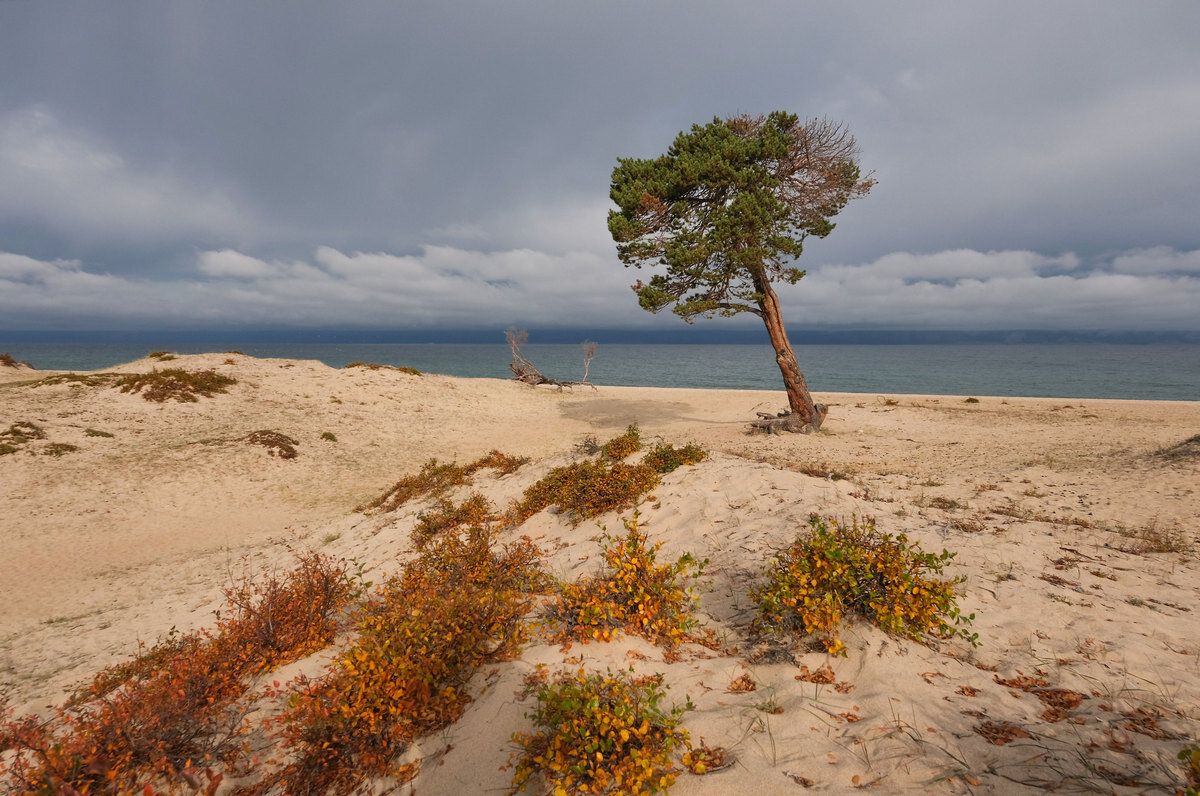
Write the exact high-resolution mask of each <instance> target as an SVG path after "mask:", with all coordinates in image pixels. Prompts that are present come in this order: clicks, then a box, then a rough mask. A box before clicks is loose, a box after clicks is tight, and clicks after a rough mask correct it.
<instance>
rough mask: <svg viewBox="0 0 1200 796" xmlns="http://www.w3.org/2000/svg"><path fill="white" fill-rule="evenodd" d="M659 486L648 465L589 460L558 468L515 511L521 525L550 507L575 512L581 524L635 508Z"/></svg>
mask: <svg viewBox="0 0 1200 796" xmlns="http://www.w3.org/2000/svg"><path fill="white" fill-rule="evenodd" d="M657 485H658V474H657V473H656V472H654V471H653V470H651V469H650V468H649V467H647V466H645V465H644V464H625V463H624V462H611V463H605V462H604V461H603V460H600V459H588V460H584V461H581V462H575V463H574V464H568V465H566V466H563V467H555V468H554V469H553V470H551V471H550V472H549V473H547V474H546V476H545V477H544V478H542V479H541V480H540V481H538V482H537V483H535V484H533V486H531V487H529V489H527V490H525V495H524V496H523V497H522V499H521V500H520V501H519V502H518V503H517V504H516V505H515V506H514V507H513V509H512V512H511V514H512V520H513V524H517V525H519V524H520V523H522V522H524V521H525V520H526V519H528V518H529V517H532V516H533V515H534V514H537V513H538V512H539V511H541V510H542V509H544V508H546V507H547V506H553V505H557V506H560V507H562V508H563V509H564V510H565V511H569V512H571V514H573V515H574V517H575V520H576V521H577V522H579V521H582V520H585V519H587V518H589V517H595V516H596V515H598V514H603V513H604V512H606V511H612V510H613V509H619V508H623V507H626V506H631V505H633V504H634V503H636V502H637V500H638V498H640V497H641V496H642V495H644V494H645V493H647V492H649V491H650V490H651V489H653V488H654V487H655V486H657Z"/></svg>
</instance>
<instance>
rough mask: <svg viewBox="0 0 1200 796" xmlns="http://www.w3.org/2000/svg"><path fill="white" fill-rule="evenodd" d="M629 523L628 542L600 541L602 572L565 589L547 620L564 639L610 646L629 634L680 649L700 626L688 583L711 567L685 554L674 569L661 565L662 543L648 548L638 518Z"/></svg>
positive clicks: (617, 539) (623, 539) (619, 539)
mask: <svg viewBox="0 0 1200 796" xmlns="http://www.w3.org/2000/svg"><path fill="white" fill-rule="evenodd" d="M624 523H625V530H626V533H625V535H624V536H623V537H613V536H609V535H608V534H604V535H603V536H602V537H601V540H600V544H601V547H602V548H603V550H604V568H603V569H602V571H601V572H600V573H599V574H597V575H596V576H594V577H582V578H580V579H578V580H576V581H575V582H573V583H562V584H560V586H559V594H558V597H557V599H556V600H555V601H553V602H552V603H551V604H550V605H549V606H548V608H547V615H548V618H549V619H550V620H551V621H552V622H553V623H555V624H558V625H559V626H561V628H562V634H563V635H564V636H565V637H567V638H573V639H577V640H580V641H590V640H592V639H595V640H598V641H610V640H611V639H612V638H613V636H614V634H616V633H618V632H621V631H624V632H626V633H629V634H632V635H637V636H642V637H644V638H646V639H649V640H650V641H653V642H654V643H656V644H664V645H666V646H671V647H673V646H676V645H677V644H679V642H680V641H681V640H683V639H685V638H686V637H687V634H688V631H690V630H691V629H693V628H694V627H696V625H697V622H696V620H695V619H693V618H692V609H693V608H694V606H695V603H696V598H695V596H694V595H693V593H692V590H691V588H690V587H688V586H687V585H685V582H684V579H686V578H693V579H694V578H698V577H700V574H701V573H702V572H703V571H704V566H705V564H706V563H707V561H697V560H696V559H695V558H694V557H693V556H692V554H691V553H684V554H683V555H681V556H680V557H679V558H678V559H676V560H675V561H674V562H673V563H670V564H659V563H657V556H658V551H659V549H660V548H661V547H662V542H655V543H654V544H649V543H648V539H647V536H646V534H645V533H643V532H642V531H641V530H640V529H639V528H638V519H637V514H636V513H635V514H634V516H633V518H632V519H630V520H625V521H624Z"/></svg>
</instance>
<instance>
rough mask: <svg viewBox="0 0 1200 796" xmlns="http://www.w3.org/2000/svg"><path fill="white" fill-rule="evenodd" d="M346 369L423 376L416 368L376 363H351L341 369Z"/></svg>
mask: <svg viewBox="0 0 1200 796" xmlns="http://www.w3.org/2000/svg"><path fill="white" fill-rule="evenodd" d="M348 368H366V369H367V370H394V371H397V372H399V373H407V374H408V375H409V376H424V375H425V374H424V373H422V372H421V371H419V370H417V369H416V368H410V367H407V366H401V367H397V366H395V365H380V364H378V363H376V362H351V363H350V364H349V365H346V366H345V367H343V368H342V369H343V370H346V369H348Z"/></svg>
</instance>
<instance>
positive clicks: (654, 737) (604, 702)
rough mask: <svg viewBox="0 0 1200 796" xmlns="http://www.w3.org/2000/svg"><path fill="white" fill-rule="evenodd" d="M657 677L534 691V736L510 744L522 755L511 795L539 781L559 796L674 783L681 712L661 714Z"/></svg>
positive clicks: (583, 681) (567, 677)
mask: <svg viewBox="0 0 1200 796" xmlns="http://www.w3.org/2000/svg"><path fill="white" fill-rule="evenodd" d="M664 696H665V690H664V688H663V685H662V677H661V675H655V676H653V677H640V678H633V677H630V676H628V675H626V674H623V673H617V674H613V673H612V672H609V673H607V674H598V673H597V674H587V673H585V672H584V671H583V670H582V669H580V670H579V672H577V673H576V674H564V675H562V676H560V677H558V678H557V679H555V680H553V681H551V682H546V683H543V684H541V685H540V686H539V687H538V689H537V703H538V704H537V709H536V711H535V712H534V713H533V714H532V716H531V718H532V719H533V722H534V726H535V727H536V729H537V731H536V732H535V733H533V734H528V733H518V734H517V735H515V736H514V737H513V740H514V741H515V742H516V743H518V744H520V746H521V750H522V752H521V754H520V757H519V759H518V760H517V762H516V766H515V770H516V773H515V775H514V776H513V792H514V793H515V792H516V791H518V790H521V789H523V788H524V787H525V786H526V785H527V784H529V782H530V780H531V779H532V778H533V777H534V776H535V775H536V774H539V773H540V774H542V775H543V776H544V777H545V778H546V780H547V781H548V783H549V784H550V785H551V786H552V787H553V789H554V793H556V794H559V793H561V794H575V793H621V794H641V793H653V792H655V791H659V790H666V789H667V788H668V787H670V786H671V785H672V784H673V783H674V782H675V776H676V771H675V768H674V766H673V765H672V761H671V752H672V750H673V749H675V748H676V747H677V746H679V745H687V743H688V735H687V731H686V730H684V729H683V728H682V727H680V726H679V717H680V715H681V714H682V713H683V711H684V708H678V707H672V708H671V709H669V710H668V709H664V708H663V707H661V706H660V704H659V703H660V702H661V701H662V700H663V697H664Z"/></svg>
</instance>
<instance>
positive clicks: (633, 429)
mask: <svg viewBox="0 0 1200 796" xmlns="http://www.w3.org/2000/svg"><path fill="white" fill-rule="evenodd" d="M641 449H642V437H641V432H640V431H638V427H637V423H634V424H633V425H631V426H629V427H628V428H627V429H625V433H624V434H622V435H621V436H619V437H613V438H612V439H610V440H609V441H608V442H606V443H604V445H602V446H601V447H600V452H601V453H603V454H604V456H605V457H606V458H609V459H612V460H613V461H615V462H616V461H620V460H622V459H624V458H625V457H626V456H629V455H630V454H632V453H636V452H638V451H640V450H641Z"/></svg>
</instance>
